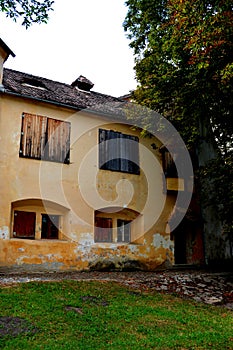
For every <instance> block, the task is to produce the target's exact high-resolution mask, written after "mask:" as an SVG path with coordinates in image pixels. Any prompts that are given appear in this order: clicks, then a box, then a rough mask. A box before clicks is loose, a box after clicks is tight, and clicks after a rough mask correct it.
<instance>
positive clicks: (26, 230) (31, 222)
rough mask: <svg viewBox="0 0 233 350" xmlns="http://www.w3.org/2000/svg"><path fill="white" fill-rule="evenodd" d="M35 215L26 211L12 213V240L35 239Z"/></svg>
mask: <svg viewBox="0 0 233 350" xmlns="http://www.w3.org/2000/svg"><path fill="white" fill-rule="evenodd" d="M35 226H36V213H34V212H27V211H19V210H15V211H14V226H13V236H14V238H26V239H34V238H35Z"/></svg>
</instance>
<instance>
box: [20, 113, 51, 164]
mask: <svg viewBox="0 0 233 350" xmlns="http://www.w3.org/2000/svg"><path fill="white" fill-rule="evenodd" d="M46 126H47V118H46V117H42V116H37V115H33V114H28V113H24V114H23V115H22V127H21V141H20V152H19V155H20V156H21V157H27V158H34V159H41V157H42V156H43V150H44V147H45V142H46Z"/></svg>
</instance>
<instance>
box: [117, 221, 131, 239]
mask: <svg viewBox="0 0 233 350" xmlns="http://www.w3.org/2000/svg"><path fill="white" fill-rule="evenodd" d="M130 226H131V224H130V221H128V220H120V219H118V220H117V242H130V229H131V227H130Z"/></svg>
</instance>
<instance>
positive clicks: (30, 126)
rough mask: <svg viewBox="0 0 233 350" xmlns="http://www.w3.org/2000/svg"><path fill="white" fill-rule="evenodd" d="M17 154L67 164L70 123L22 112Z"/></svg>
mask: <svg viewBox="0 0 233 350" xmlns="http://www.w3.org/2000/svg"><path fill="white" fill-rule="evenodd" d="M19 156H20V157H25V158H32V159H43V160H49V161H53V162H59V163H65V164H69V162H70V160H69V158H70V123H69V122H65V121H61V120H56V119H51V118H47V117H44V116H39V115H33V114H28V113H23V115H22V127H21V140H20V151H19Z"/></svg>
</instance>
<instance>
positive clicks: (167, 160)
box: [161, 148, 178, 178]
mask: <svg viewBox="0 0 233 350" xmlns="http://www.w3.org/2000/svg"><path fill="white" fill-rule="evenodd" d="M161 153H162V165H163V171H164V175H165V177H174V178H177V177H178V174H177V169H176V165H175V162H174V159H173V158H172V156H171V153H170V152H168V150H167V149H165V148H164V149H162V150H161Z"/></svg>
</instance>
